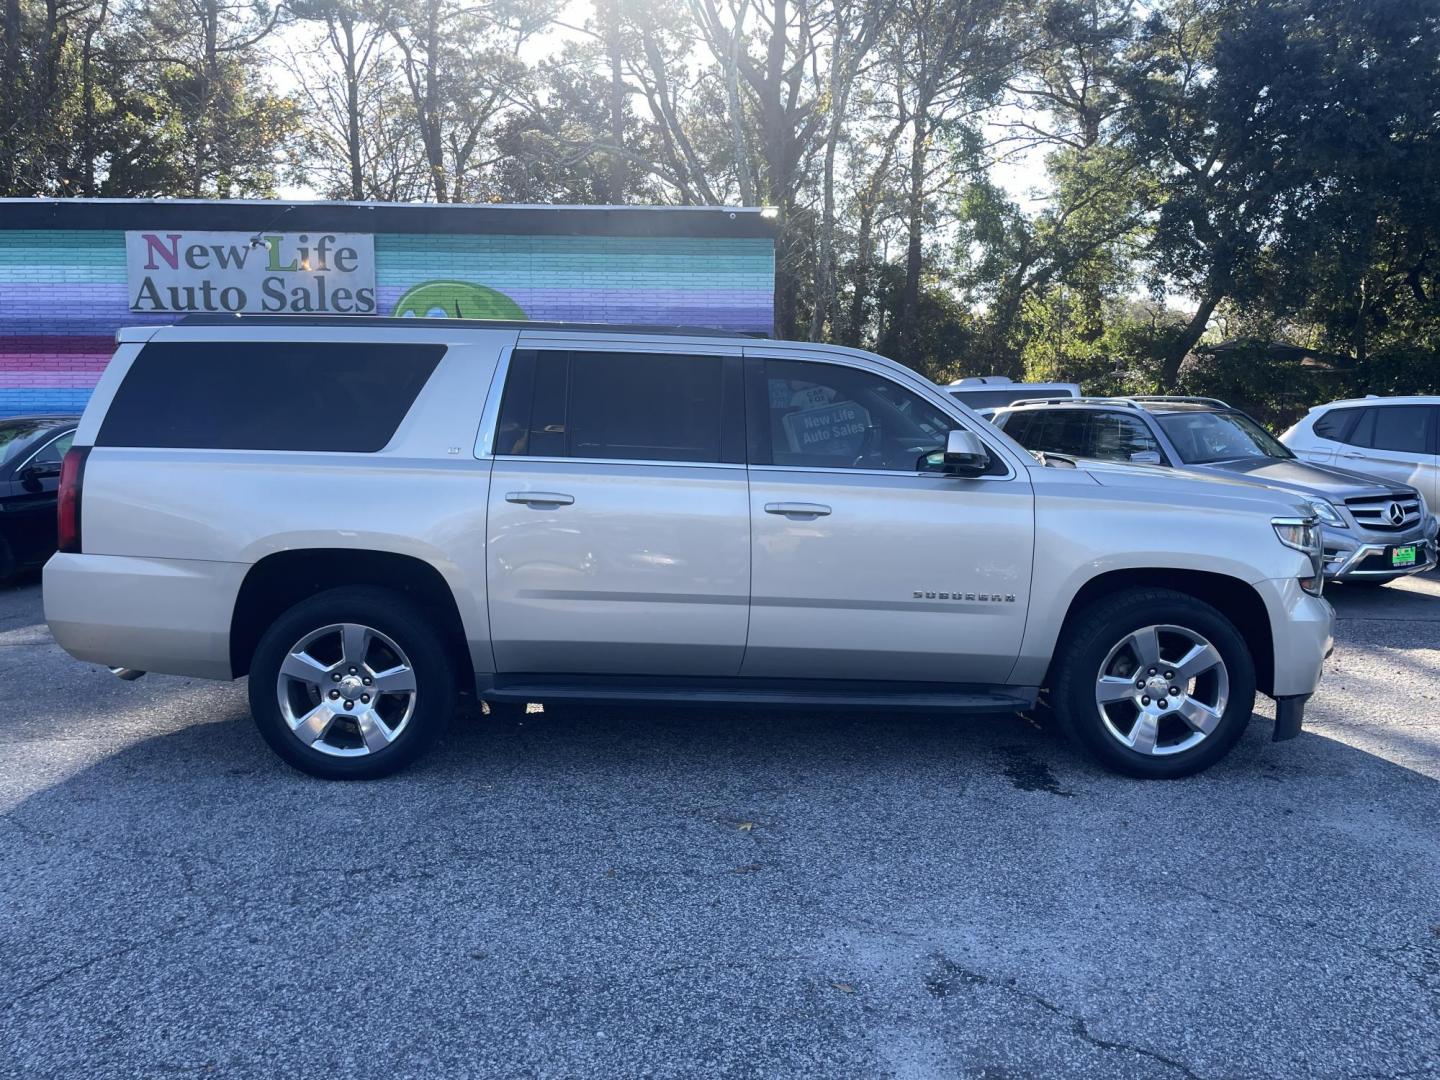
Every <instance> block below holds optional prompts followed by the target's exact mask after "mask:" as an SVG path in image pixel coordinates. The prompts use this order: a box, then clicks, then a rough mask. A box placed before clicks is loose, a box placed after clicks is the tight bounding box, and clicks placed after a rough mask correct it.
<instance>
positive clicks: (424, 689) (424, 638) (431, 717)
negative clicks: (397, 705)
mask: <svg viewBox="0 0 1440 1080" xmlns="http://www.w3.org/2000/svg"><path fill="white" fill-rule="evenodd" d="M335 623H358V624H361V625H364V626H368V627H371V628H373V629H375V630H378V631H379V632H380V633H381V634H383V635H385V636H386V637H388V638H389V639H390V640H391V641H393V642H394V643H395V645H397V646H398V647H399V648H400V649H401V650H402V651H403V652H404V654H405V655H406V657H407V658H408V659H409V662H410V667H411V668H412V669H413V672H414V680H415V691H414V708H413V711H412V712H411V713H410V716H409V719H408V721H407V722H406V723H405V724H404V726H403V728H401V727H399V726H398V725H397V730H398V734H397V735H396V736H395V738H394V741H393V742H391V743H390V744H389V745H387V746H384V747H383V748H381V749H378V750H375V751H372V752H370V753H367V754H364V755H363V756H358V757H335V756H332V755H330V754H327V753H324V752H322V751H320V750H316V749H314V748H313V747H311V746H307V745H306V744H305V743H304V742H302V741H301V740H300V739H299V738H298V737H297V736H296V735H295V733H294V732H293V731H292V730H291V728H290V726H289V724H288V723H287V722H286V720H285V717H284V714H283V713H282V711H281V707H280V699H279V695H278V693H277V684H278V682H279V679H280V667H281V664H282V663H283V662H284V661H285V658H286V656H287V655H288V654H289V651H290V649H291V648H293V647H294V646H295V645H296V644H297V643H298V642H300V641H301V640H302V639H304V638H305V637H306V635H308V634H311V633H312V632H314V631H316V630H318V629H320V628H321V627H325V626H329V625H331V624H335ZM451 654H452V650H451V649H449V648H447V643H446V642H445V641H444V640H443V638H442V637H441V636H440V634H439V633H437V632H436V629H435V627H434V625H433V621H432V620H427V619H426V618H425V616H424V615H423V614H422V613H421V612H419V611H418V610H417V609H416V608H415V606H414V605H413V604H411V603H410V601H409V600H407V599H406V598H405V596H404V595H402V594H401V593H398V592H394V591H392V590H390V589H382V588H374V587H370V586H347V587H344V588H339V589H330V590H327V591H326V592H322V593H318V594H316V595H315V596H312V597H310V598H309V599H307V600H302V601H301V602H300V603H298V604H296V605H295V606H294V607H292V608H290V609H289V610H288V611H286V612H285V613H284V614H283V615H281V616H280V617H279V618H278V619H276V620H275V622H274V623H273V624H272V625H271V627H270V628H269V629H268V630H266V631H265V634H264V636H263V637H261V639H260V644H259V645H257V646H256V648H255V655H254V657H253V658H252V660H251V664H250V712H251V714H252V715H253V716H254V717H255V723H256V725H257V726H258V727H259V729H260V734H261V736H263V737H264V739H265V741H266V742H267V743H269V744H270V748H271V749H272V750H274V751H275V753H277V754H279V755H280V757H282V758H283V759H284V760H285V761H287V762H288V763H289V764H291V765H293V766H294V767H295V768H297V769H299V770H300V771H301V772H304V773H308V774H310V775H311V776H317V777H320V778H321V779H324V780H373V779H376V778H378V777H381V776H388V775H390V774H391V773H395V772H398V771H399V770H401V769H403V768H405V767H406V766H407V765H409V764H410V763H411V762H413V761H415V760H416V759H417V758H418V757H420V755H421V754H423V753H424V752H425V751H426V750H428V749H429V748H430V747H431V746H433V745H434V743H435V741H436V740H437V739H439V738H440V736H441V735H442V734H443V733H444V731H445V728H446V727H447V725H448V724H449V722H450V718H451V716H452V714H453V713H454V711H455V704H456V698H457V692H456V687H457V680H456V672H455V666H454V662H453V660H452V659H451ZM377 708H378V706H377Z"/></svg>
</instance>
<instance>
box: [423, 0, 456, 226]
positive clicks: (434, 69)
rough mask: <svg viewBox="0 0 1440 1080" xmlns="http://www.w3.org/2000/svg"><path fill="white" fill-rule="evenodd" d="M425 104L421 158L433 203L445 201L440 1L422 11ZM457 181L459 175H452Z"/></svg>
mask: <svg viewBox="0 0 1440 1080" xmlns="http://www.w3.org/2000/svg"><path fill="white" fill-rule="evenodd" d="M425 15H426V19H425V103H424V108H423V109H422V111H421V115H420V125H421V129H422V130H421V134H422V137H423V139H424V142H425V159H426V161H427V162H429V164H430V186H431V188H432V189H433V190H434V192H435V201H436V202H442V203H443V202H449V201H450V190H449V186H448V185H447V184H446V183H445V144H444V141H443V138H442V135H441V131H440V72H439V64H440V60H439V55H440V2H439V0H430V3H429V4H427V5H426V11H425ZM456 181H457V182H458V181H459V177H456Z"/></svg>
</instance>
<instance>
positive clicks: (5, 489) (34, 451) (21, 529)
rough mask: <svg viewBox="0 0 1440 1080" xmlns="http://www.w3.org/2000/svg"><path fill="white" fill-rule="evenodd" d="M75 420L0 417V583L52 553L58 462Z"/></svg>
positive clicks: (61, 417) (58, 474) (77, 419)
mask: <svg viewBox="0 0 1440 1080" xmlns="http://www.w3.org/2000/svg"><path fill="white" fill-rule="evenodd" d="M79 419H80V418H79V417H78V416H8V417H0V581H4V580H6V579H7V578H10V577H13V576H14V575H15V574H16V573H17V572H19V571H21V570H25V569H28V568H30V567H35V566H39V565H40V564H41V563H43V562H44V561H45V560H46V559H48V558H50V556H51V555H53V554H54V553H55V491H56V489H57V488H58V487H59V486H60V461H61V459H62V458H64V456H65V451H66V450H69V449H70V441H71V440H72V439H73V438H74V437H75V425H76V424H77V423H78V422H79Z"/></svg>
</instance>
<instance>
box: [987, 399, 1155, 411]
mask: <svg viewBox="0 0 1440 1080" xmlns="http://www.w3.org/2000/svg"><path fill="white" fill-rule="evenodd" d="M1016 405H1123V406H1125V407H1127V408H1131V409H1138V408H1140V406H1139V405H1137V404H1136V403H1135V401H1134V400H1133V399H1131V398H1128V397H1040V398H1019V399H1017V400H1015V401H1012V402H1011V403H1010V404H1009V405H998V406H996V408H1000V409H1013V408H1014V407H1015V406H1016Z"/></svg>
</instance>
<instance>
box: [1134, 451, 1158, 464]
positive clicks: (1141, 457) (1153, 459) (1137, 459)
mask: <svg viewBox="0 0 1440 1080" xmlns="http://www.w3.org/2000/svg"><path fill="white" fill-rule="evenodd" d="M1130 460H1131V461H1132V462H1133V463H1135V464H1136V465H1159V464H1160V452H1159V451H1158V450H1137V451H1135V453H1133V454H1131V455H1130Z"/></svg>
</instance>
